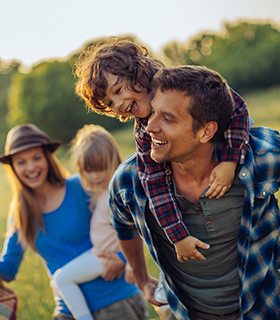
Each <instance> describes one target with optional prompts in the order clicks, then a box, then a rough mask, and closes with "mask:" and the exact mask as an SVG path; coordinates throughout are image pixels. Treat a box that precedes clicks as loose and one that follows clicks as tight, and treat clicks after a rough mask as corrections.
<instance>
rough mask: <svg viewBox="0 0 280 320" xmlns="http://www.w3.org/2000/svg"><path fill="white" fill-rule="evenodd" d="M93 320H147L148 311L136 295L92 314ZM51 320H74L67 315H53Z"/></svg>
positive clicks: (139, 295) (140, 295) (143, 302)
mask: <svg viewBox="0 0 280 320" xmlns="http://www.w3.org/2000/svg"><path fill="white" fill-rule="evenodd" d="M92 315H93V317H94V319H95V320H116V319H121V320H149V319H150V310H149V307H148V304H147V302H146V300H145V299H144V297H143V295H142V294H141V293H140V294H136V295H134V296H132V297H129V298H127V299H124V300H121V301H118V302H115V303H113V304H111V305H109V306H107V307H105V308H102V309H100V310H97V311H94V312H93V313H92ZM52 320H74V318H73V317H72V316H70V315H67V314H62V313H60V314H54V315H53V316H52Z"/></svg>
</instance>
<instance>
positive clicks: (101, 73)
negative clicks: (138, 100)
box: [74, 38, 164, 121]
mask: <svg viewBox="0 0 280 320" xmlns="http://www.w3.org/2000/svg"><path fill="white" fill-rule="evenodd" d="M163 66H164V65H163V63H162V62H161V61H160V60H158V59H156V58H153V57H150V56H148V51H147V49H146V48H144V47H139V46H138V45H136V44H134V43H133V42H131V41H130V40H119V39H117V38H109V39H108V40H107V41H106V42H105V43H104V42H100V43H98V44H96V45H91V46H88V47H86V48H85V49H84V50H83V51H82V53H81V54H80V55H79V56H78V57H77V58H76V61H75V64H74V75H75V77H76V78H77V82H76V88H75V89H76V94H77V95H78V96H79V97H81V98H82V99H83V100H84V101H85V102H86V105H87V106H88V108H89V109H91V110H94V111H95V112H97V113H103V114H107V115H108V116H111V117H118V118H119V119H120V120H121V121H125V120H126V119H127V117H124V116H119V115H117V114H116V113H115V112H114V111H112V110H111V109H110V108H109V107H108V106H106V105H105V104H104V103H103V101H102V100H103V99H104V97H105V96H106V89H107V80H106V73H107V72H108V73H111V74H113V75H116V76H117V77H118V80H117V82H120V81H125V82H126V84H127V86H128V88H129V89H130V90H132V91H135V92H139V90H137V89H136V88H135V85H140V86H141V87H143V90H145V91H146V92H147V94H148V93H150V92H151V82H152V79H153V76H154V75H155V74H156V72H157V71H158V70H159V69H160V68H161V67H163Z"/></svg>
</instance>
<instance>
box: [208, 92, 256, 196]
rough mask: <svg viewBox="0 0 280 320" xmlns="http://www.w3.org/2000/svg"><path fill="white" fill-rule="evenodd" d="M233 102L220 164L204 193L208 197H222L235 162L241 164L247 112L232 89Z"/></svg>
mask: <svg viewBox="0 0 280 320" xmlns="http://www.w3.org/2000/svg"><path fill="white" fill-rule="evenodd" d="M230 90H231V94H232V97H233V101H234V104H235V108H234V112H233V115H232V117H231V124H230V126H229V128H228V129H227V130H226V131H225V133H224V137H225V140H226V144H225V147H224V149H223V150H222V152H221V156H220V164H219V165H218V166H217V167H216V168H214V170H213V171H212V173H211V176H210V179H209V184H210V188H209V190H208V191H207V192H206V193H205V195H206V196H207V197H209V198H213V197H216V198H217V199H218V198H220V197H222V196H223V195H224V194H225V193H226V192H227V191H228V190H229V188H230V187H231V185H232V182H233V179H234V174H235V169H236V166H237V164H243V163H244V159H245V155H246V148H247V144H248V139H249V130H250V125H249V114H248V109H247V105H246V103H245V101H244V100H243V99H242V98H241V97H240V96H239V95H238V94H237V93H236V92H235V91H233V90H232V89H230Z"/></svg>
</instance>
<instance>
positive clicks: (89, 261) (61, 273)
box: [53, 250, 104, 319]
mask: <svg viewBox="0 0 280 320" xmlns="http://www.w3.org/2000/svg"><path fill="white" fill-rule="evenodd" d="M103 272H104V267H103V265H102V263H101V262H100V260H99V259H98V258H97V257H96V256H94V255H93V254H92V253H91V251H90V250H89V251H86V252H85V253H83V254H81V255H80V256H78V257H77V258H75V259H74V260H72V261H70V262H69V263H67V264H66V265H65V266H63V267H62V268H61V269H59V270H57V271H56V273H55V274H54V278H53V280H54V285H55V286H56V288H57V289H58V290H59V292H60V294H61V296H62V298H63V300H64V302H65V304H66V305H67V307H68V308H69V310H70V311H71V312H72V314H73V315H74V317H75V318H76V319H80V318H82V317H83V316H86V315H90V314H91V312H90V310H89V309H88V306H87V304H86V301H85V298H84V295H83V293H82V291H81V290H80V288H79V286H78V284H79V283H83V282H87V281H90V280H93V279H95V278H97V277H98V276H100V275H101V274H102V273H103ZM92 319H93V318H92Z"/></svg>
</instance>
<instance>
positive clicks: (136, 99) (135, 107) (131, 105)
mask: <svg viewBox="0 0 280 320" xmlns="http://www.w3.org/2000/svg"><path fill="white" fill-rule="evenodd" d="M106 79H107V89H106V96H105V97H104V99H103V103H104V104H105V105H106V106H108V107H109V108H110V109H112V110H113V111H114V112H115V113H116V114H118V115H121V116H125V117H138V118H146V117H148V116H150V114H151V106H150V101H151V98H150V94H148V93H147V92H145V91H143V90H144V89H142V88H141V87H140V86H139V87H138V86H137V85H136V86H135V88H136V89H137V90H139V91H140V90H141V92H135V91H131V90H130V89H129V88H128V86H127V84H126V82H125V81H120V82H118V83H117V80H118V76H116V75H113V74H111V73H107V74H106Z"/></svg>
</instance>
